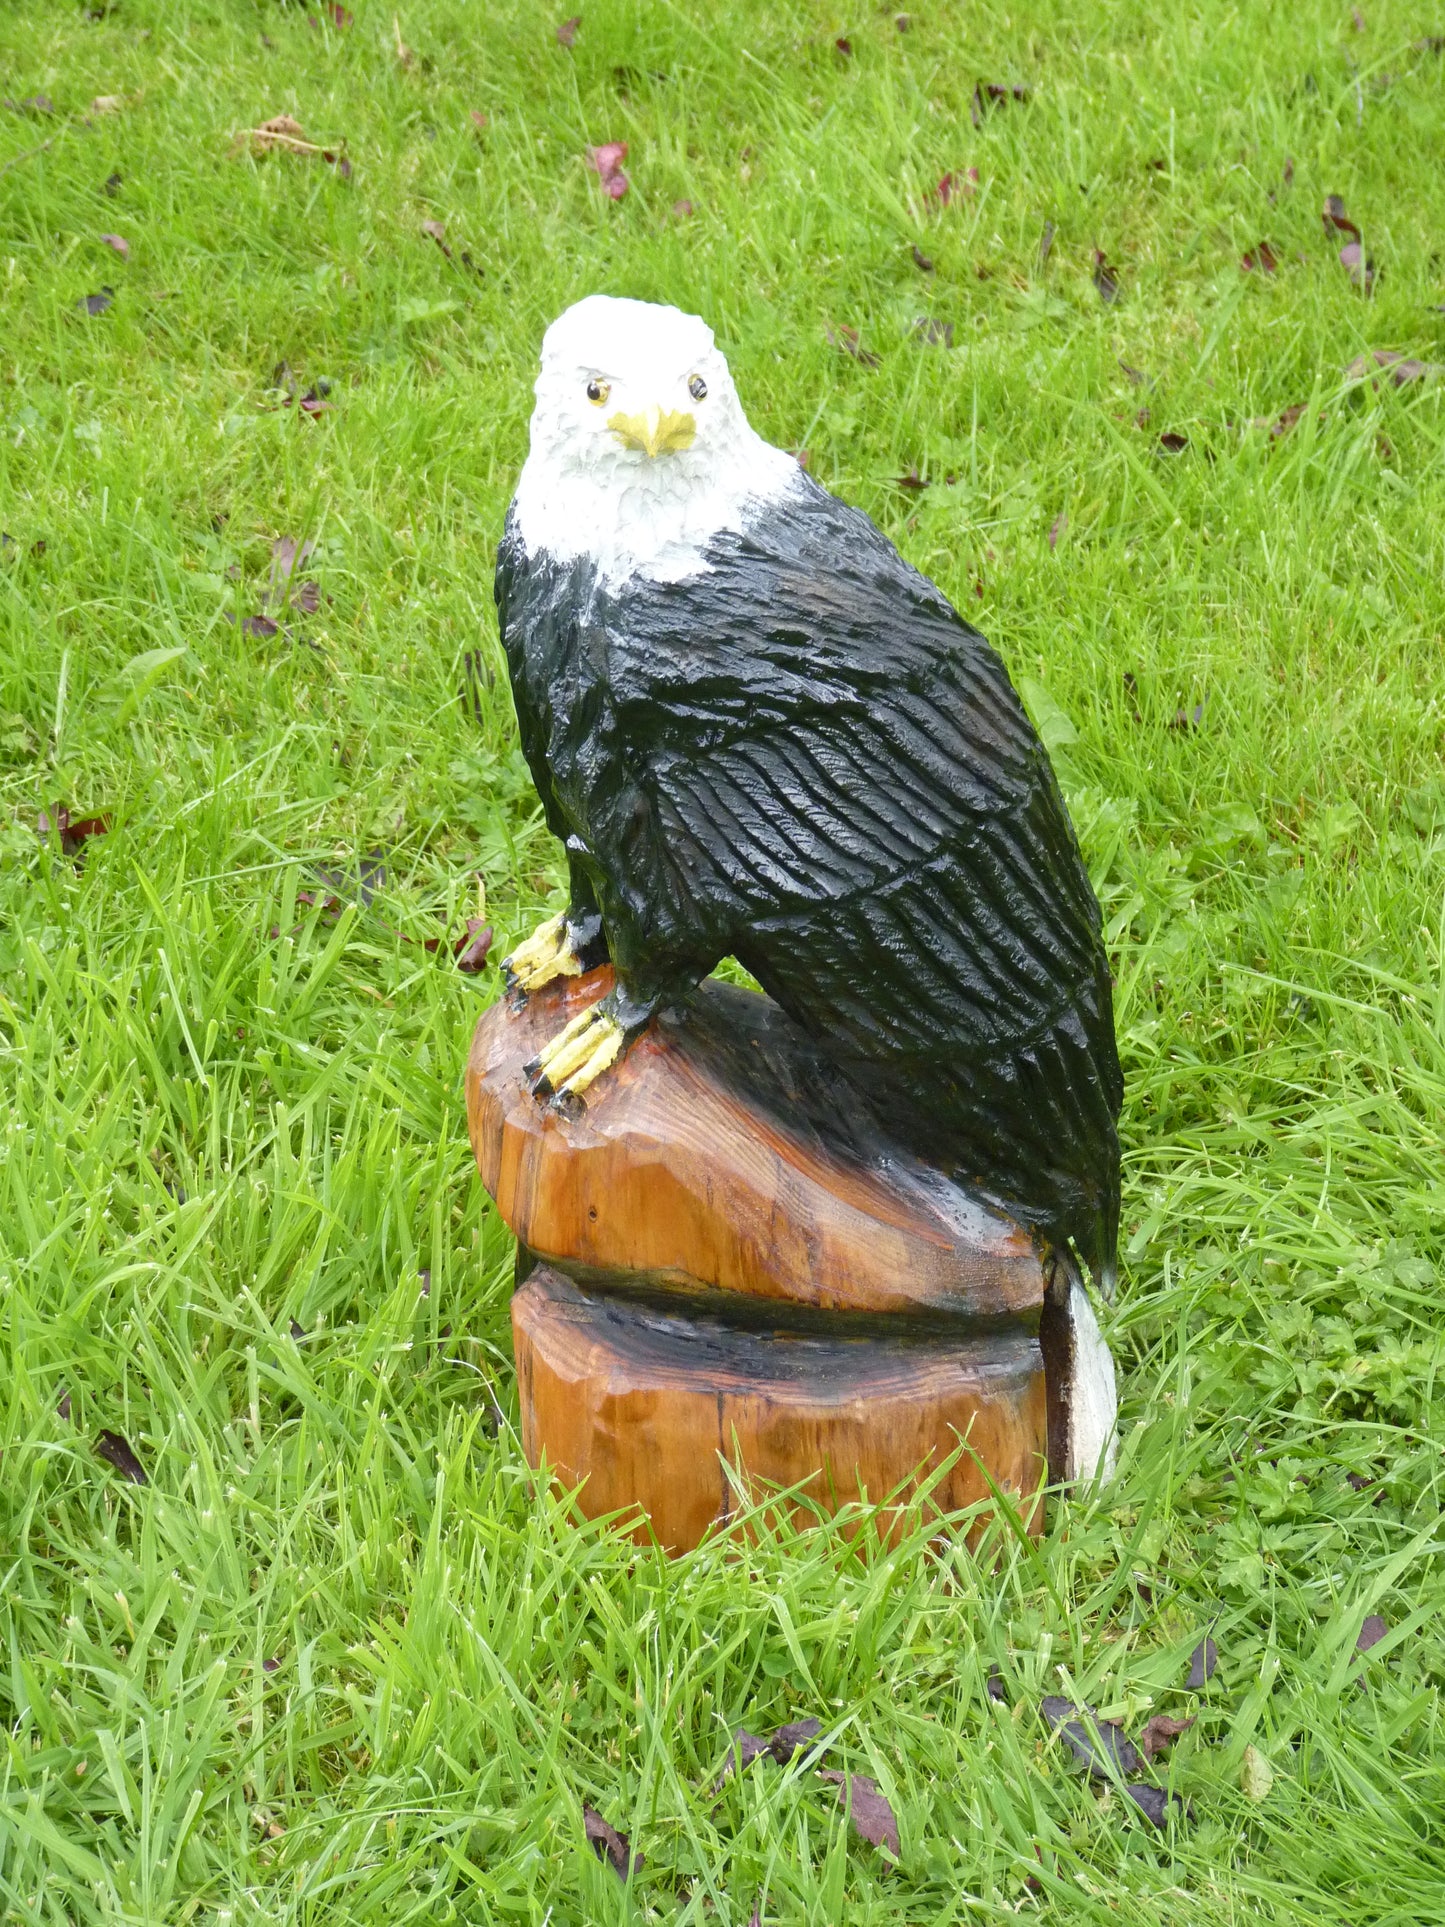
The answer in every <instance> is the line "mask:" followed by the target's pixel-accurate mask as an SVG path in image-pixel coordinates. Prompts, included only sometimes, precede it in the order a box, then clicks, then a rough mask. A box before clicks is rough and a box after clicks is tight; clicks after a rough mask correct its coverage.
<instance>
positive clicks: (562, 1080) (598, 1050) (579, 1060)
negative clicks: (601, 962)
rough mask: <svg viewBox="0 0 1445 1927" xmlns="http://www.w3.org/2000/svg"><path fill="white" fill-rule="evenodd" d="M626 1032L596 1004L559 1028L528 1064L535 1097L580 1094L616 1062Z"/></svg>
mask: <svg viewBox="0 0 1445 1927" xmlns="http://www.w3.org/2000/svg"><path fill="white" fill-rule="evenodd" d="M626 1041H627V1034H626V1032H625V1031H624V1030H623V1028H622V1026H621V1024H619V1023H618V1021H617V1019H616V1018H615V1017H608V1016H606V1015H604V1014H603V1013H602V1012H600V1011H599V1010H598V1009H597V1008H596V1007H595V1006H594V1007H593V1008H592V1009H591V1010H584V1011H583V1012H582V1014H581V1015H580V1016H578V1017H574V1018H573V1019H572V1021H571V1023H570V1024H568V1025H567V1026H566V1027H565V1029H563V1030H560V1031H558V1033H557V1035H556V1036H555V1037H553V1038H552V1039H551V1040H550V1041H549V1042H548V1043H547V1044H546V1046H545V1047H544V1048H543V1049H542V1050H541V1051H540V1052H539V1053H538V1055H537V1056H536V1057H534V1058H533V1060H532V1062H531V1063H530V1064H528V1066H527V1074H528V1076H530V1077H531V1079H532V1094H533V1096H535V1097H543V1098H545V1097H553V1098H566V1097H580V1096H581V1094H582V1092H583V1091H585V1090H586V1089H587V1088H588V1086H589V1085H590V1084H593V1083H595V1082H596V1080H597V1079H598V1078H599V1077H600V1076H601V1075H602V1073H603V1071H605V1070H606V1069H607V1068H608V1066H609V1065H611V1064H615V1063H616V1061H617V1059H618V1058H619V1057H620V1056H621V1054H622V1047H623V1045H624V1044H625V1043H626Z"/></svg>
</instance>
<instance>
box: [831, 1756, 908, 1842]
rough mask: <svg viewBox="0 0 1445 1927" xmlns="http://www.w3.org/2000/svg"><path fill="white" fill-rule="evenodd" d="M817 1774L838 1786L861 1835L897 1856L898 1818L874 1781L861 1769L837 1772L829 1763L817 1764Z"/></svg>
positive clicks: (850, 1817)
mask: <svg viewBox="0 0 1445 1927" xmlns="http://www.w3.org/2000/svg"><path fill="white" fill-rule="evenodd" d="M818 1778H819V1779H820V1780H826V1781H827V1782H828V1784H829V1785H830V1786H835V1787H837V1788H838V1789H839V1795H838V1797H839V1798H840V1799H841V1800H843V1801H844V1803H845V1804H846V1806H847V1808H848V1817H849V1819H850V1820H851V1821H852V1822H853V1825H854V1826H855V1827H856V1828H857V1830H858V1832H859V1833H861V1834H862V1836H863V1838H864V1839H865V1840H866V1841H868V1842H869V1844H870V1845H872V1846H875V1847H886V1848H887V1850H888V1852H889V1853H891V1854H892V1856H893V1858H894V1859H895V1860H896V1859H897V1858H898V1820H897V1817H896V1815H895V1814H894V1812H893V1809H892V1807H891V1806H889V1804H888V1802H887V1801H886V1800H885V1799H884V1797H883V1795H882V1794H881V1793H880V1792H879V1791H878V1788H877V1786H876V1785H875V1783H874V1782H873V1781H872V1780H870V1779H869V1778H868V1776H867V1775H866V1774H864V1773H839V1772H837V1771H836V1770H835V1769H834V1768H832V1767H820V1768H819V1769H818Z"/></svg>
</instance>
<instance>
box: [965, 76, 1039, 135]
mask: <svg viewBox="0 0 1445 1927" xmlns="http://www.w3.org/2000/svg"><path fill="white" fill-rule="evenodd" d="M1029 97H1030V96H1029V89H1028V88H1027V87H1001V86H1000V85H999V84H998V83H997V82H996V81H988V80H981V81H979V83H978V85H977V86H976V87H975V88H974V90H973V103H972V105H971V106H970V108H969V113H970V114H971V115H972V117H973V124H974V126H975V127H981V126H982V125H983V117H984V115H985V114H986V113H987V112H988V110H989V109H990V108H991V107H1001V106H1003V105H1004V104H1005V103H1006V102H1008V101H1013V100H1020V101H1022V100H1028V99H1029Z"/></svg>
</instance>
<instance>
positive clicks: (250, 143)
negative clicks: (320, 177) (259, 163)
mask: <svg viewBox="0 0 1445 1927" xmlns="http://www.w3.org/2000/svg"><path fill="white" fill-rule="evenodd" d="M246 150H249V151H250V152H251V153H252V154H254V155H256V156H257V157H258V158H259V157H260V156H262V155H266V154H273V153H281V154H295V155H297V156H298V157H305V156H307V155H314V156H315V158H316V159H317V160H322V161H325V162H326V163H327V164H328V166H331V167H334V168H335V169H336V171H337V173H338V174H339V175H340V176H341V177H342V179H343V180H348V181H349V180H350V179H351V162H350V161H349V160H348V159H347V158H346V156H345V154H344V153H342V152H341V150H340V149H339V148H336V147H323V146H322V145H321V144H320V143H319V142H317V141H311V140H307V138H306V130H305V128H304V127H303V126H302V125H301V123H300V121H299V120H296V119H295V118H294V117H293V116H292V115H290V114H273V115H272V116H271V118H270V120H263V121H262V123H261V125H260V126H259V127H246V128H242V129H241V130H240V132H239V133H236V134H234V135H232V137H231V152H232V153H233V154H239V153H241V152H243V151H246Z"/></svg>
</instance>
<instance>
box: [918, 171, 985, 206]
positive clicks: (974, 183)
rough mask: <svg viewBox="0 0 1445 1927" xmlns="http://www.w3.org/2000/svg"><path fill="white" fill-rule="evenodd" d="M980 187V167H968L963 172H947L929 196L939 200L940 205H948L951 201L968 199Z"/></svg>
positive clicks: (930, 198)
mask: <svg viewBox="0 0 1445 1927" xmlns="http://www.w3.org/2000/svg"><path fill="white" fill-rule="evenodd" d="M977 189H978V169H977V168H976V167H966V168H964V170H963V172H962V173H961V174H945V175H944V176H943V178H942V179H941V180H940V181H939V183H938V185H937V187H934V188H930V189H929V193H928V198H929V200H930V201H937V203H938V205H939V206H940V207H947V206H948V204H949V203H950V201H955V200H961V201H967V200H969V199H971V198H972V196H973V195H974V193H975V192H976V191H977Z"/></svg>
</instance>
